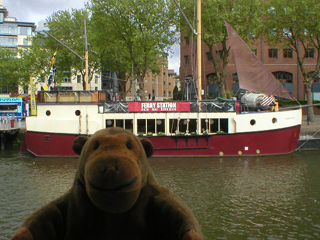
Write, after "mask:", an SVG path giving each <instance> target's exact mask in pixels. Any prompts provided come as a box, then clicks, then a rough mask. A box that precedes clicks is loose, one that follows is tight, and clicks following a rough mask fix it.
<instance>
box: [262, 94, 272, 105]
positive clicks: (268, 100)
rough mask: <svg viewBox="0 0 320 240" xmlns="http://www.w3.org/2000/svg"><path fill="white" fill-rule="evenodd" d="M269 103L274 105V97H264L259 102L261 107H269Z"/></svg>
mask: <svg viewBox="0 0 320 240" xmlns="http://www.w3.org/2000/svg"><path fill="white" fill-rule="evenodd" d="M271 103H276V99H275V97H274V96H272V95H270V96H265V97H264V98H263V99H262V101H261V104H260V105H261V106H269V105H270V104H271Z"/></svg>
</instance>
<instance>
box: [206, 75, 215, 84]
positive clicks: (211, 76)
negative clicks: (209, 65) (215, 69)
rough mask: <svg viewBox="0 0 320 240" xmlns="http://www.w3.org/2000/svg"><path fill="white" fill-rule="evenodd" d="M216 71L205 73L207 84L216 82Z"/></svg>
mask: <svg viewBox="0 0 320 240" xmlns="http://www.w3.org/2000/svg"><path fill="white" fill-rule="evenodd" d="M216 76H217V75H216V73H210V74H208V75H207V83H208V84H217V82H216Z"/></svg>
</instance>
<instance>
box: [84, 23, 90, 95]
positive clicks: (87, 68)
mask: <svg viewBox="0 0 320 240" xmlns="http://www.w3.org/2000/svg"><path fill="white" fill-rule="evenodd" d="M88 52H89V51H88V37H87V25H86V20H84V63H85V71H86V72H85V77H84V78H85V79H84V81H85V87H84V88H85V89H84V90H89V86H88V82H89V54H88Z"/></svg>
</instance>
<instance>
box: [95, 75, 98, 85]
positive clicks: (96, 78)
mask: <svg viewBox="0 0 320 240" xmlns="http://www.w3.org/2000/svg"><path fill="white" fill-rule="evenodd" d="M98 78H99V77H98V76H97V75H95V76H94V83H95V84H98Z"/></svg>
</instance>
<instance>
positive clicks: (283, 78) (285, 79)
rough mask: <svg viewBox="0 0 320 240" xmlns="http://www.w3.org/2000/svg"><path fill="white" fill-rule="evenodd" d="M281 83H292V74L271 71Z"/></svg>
mask: <svg viewBox="0 0 320 240" xmlns="http://www.w3.org/2000/svg"><path fill="white" fill-rule="evenodd" d="M272 74H273V75H274V76H275V77H276V78H277V79H278V80H279V81H280V82H281V83H292V78H293V74H292V73H290V72H284V71H278V72H273V73H272Z"/></svg>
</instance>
